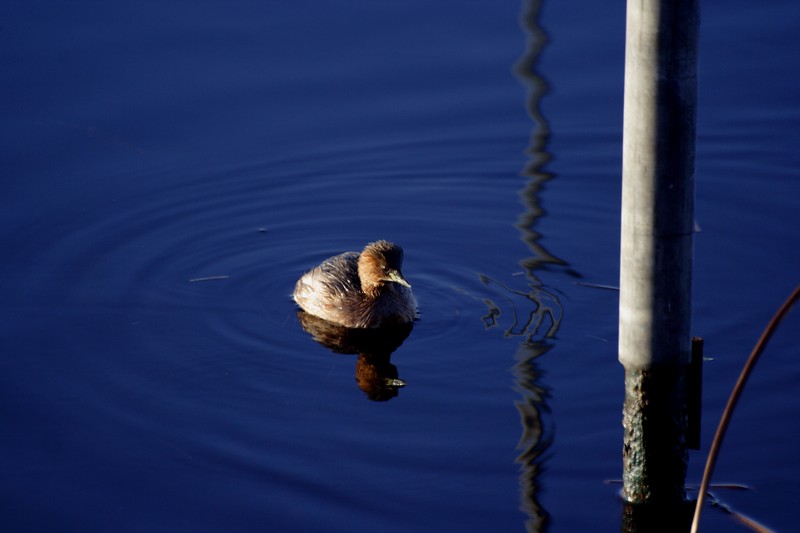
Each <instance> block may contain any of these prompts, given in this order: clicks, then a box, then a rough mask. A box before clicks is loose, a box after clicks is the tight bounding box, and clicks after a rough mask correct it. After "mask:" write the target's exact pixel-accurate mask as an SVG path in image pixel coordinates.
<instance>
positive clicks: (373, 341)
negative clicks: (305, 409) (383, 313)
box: [297, 310, 414, 402]
mask: <svg viewBox="0 0 800 533" xmlns="http://www.w3.org/2000/svg"><path fill="white" fill-rule="evenodd" d="M297 318H298V319H300V325H301V326H302V327H303V329H304V330H305V331H306V333H308V334H310V335H311V336H312V337H313V338H314V340H315V341H317V342H318V343H320V344H321V345H323V346H325V347H326V348H328V349H329V350H331V351H332V352H334V353H340V354H357V355H358V361H357V362H356V370H355V377H356V383H357V384H358V387H359V388H360V389H361V390H362V391H364V394H366V395H367V398H369V399H370V400H372V401H376V402H385V401H388V400H391V399H392V398H394V397H396V396H397V395H398V393H399V389H400V388H401V387H404V386H405V384H406V383H405V381H403V380H401V379H400V378H399V377H398V372H397V367H396V366H395V365H393V364H392V363H391V356H392V353H394V351H395V350H397V348H399V347H400V345H401V344H403V341H405V340H406V338H408V335H409V334H410V333H411V330H412V329H413V327H414V326H413V324H410V323H409V324H402V325H398V326H393V327H384V328H380V329H352V328H346V327H344V326H339V325H337V324H332V323H331V322H328V321H327V320H323V319H321V318H319V317H316V316H314V315H310V314H308V313H306V312H305V311H302V310H300V311H298V312H297Z"/></svg>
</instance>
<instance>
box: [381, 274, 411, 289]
mask: <svg viewBox="0 0 800 533" xmlns="http://www.w3.org/2000/svg"><path fill="white" fill-rule="evenodd" d="M387 279H388V281H394V282H395V283H399V284H400V285H403V286H405V287H408V288H409V289H410V288H411V284H410V283H409V282H407V281H406V278H404V277H403V275H402V274H401V273H400V271H399V270H391V271H389V276H388V278H387Z"/></svg>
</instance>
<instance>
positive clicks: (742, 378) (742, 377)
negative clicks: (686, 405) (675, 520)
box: [691, 286, 800, 533]
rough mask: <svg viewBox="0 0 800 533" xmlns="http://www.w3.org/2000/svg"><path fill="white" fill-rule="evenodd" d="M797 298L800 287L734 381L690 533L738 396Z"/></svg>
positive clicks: (699, 510) (768, 325)
mask: <svg viewBox="0 0 800 533" xmlns="http://www.w3.org/2000/svg"><path fill="white" fill-rule="evenodd" d="M798 298H800V286H798V287H796V288H795V289H794V292H792V294H791V295H790V296H789V298H787V299H786V301H785V302H783V305H781V307H780V308H779V309H778V311H776V312H775V315H774V316H773V317H772V319H771V320H770V321H769V324H767V327H766V328H765V329H764V332H763V333H762V334H761V338H759V339H758V342H757V343H756V345H755V347H754V348H753V352H752V353H751V354H750V357H748V358H747V362H746V363H745V365H744V368H743V369H742V372H741V374H739V379H738V380H737V381H736V385H735V386H734V387H733V391H732V392H731V396H730V398H728V404H727V405H726V406H725V410H724V411H723V412H722V418H720V421H719V426H717V432H716V434H714V440H713V442H712V443H711V450H710V451H709V452H708V460H707V461H706V468H705V470H704V471H703V481H702V482H701V483H700V492H699V493H698V495H697V505H696V506H695V510H694V518H693V520H692V529H691V533H697V528H698V526H699V524H700V513H701V511H702V508H703V500H704V499H705V495H706V491H707V490H708V484H709V483H710V482H711V474H712V473H713V472H714V466H715V465H716V463H717V456H718V455H719V449H720V446H722V440H723V439H724V438H725V431H726V430H727V429H728V423H729V422H730V420H731V416H732V415H733V410H734V409H735V408H736V403H737V402H738V401H739V396H741V394H742V391H743V390H744V386H745V384H746V383H747V378H749V377H750V374H751V373H752V372H753V368H754V367H755V366H756V363H757V362H758V359H759V357H760V356H761V353H762V352H763V351H764V348H765V347H766V345H767V342H769V339H770V337H772V334H773V333H774V332H775V330H776V329H777V327H778V324H780V322H781V320H783V318H784V317H785V316H786V314H787V313H788V312H789V310H790V309H791V308H792V306H793V305H794V304H795V302H796V301H797V299H798Z"/></svg>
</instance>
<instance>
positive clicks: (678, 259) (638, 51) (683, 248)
mask: <svg viewBox="0 0 800 533" xmlns="http://www.w3.org/2000/svg"><path fill="white" fill-rule="evenodd" d="M626 24H627V30H626V46H625V111H624V115H625V116H624V132H623V154H622V160H623V161H622V181H623V183H622V233H621V241H622V242H621V259H620V304H619V360H620V362H621V363H622V365H623V366H624V367H625V405H624V408H623V426H624V429H625V435H624V447H623V463H624V464H623V497H624V498H625V500H626V501H627V502H629V503H630V504H655V505H656V506H659V507H674V506H679V507H683V505H682V504H683V503H684V499H685V492H684V482H685V479H686V463H687V460H688V457H687V452H686V441H685V439H686V436H685V433H686V426H687V419H686V413H687V410H686V394H687V391H686V380H685V369H686V366H687V365H688V364H689V362H690V359H691V332H690V325H691V266H692V262H691V260H692V233H693V229H694V142H695V112H696V58H697V53H696V49H697V25H698V5H697V0H648V1H644V0H629V1H628V6H627V23H626Z"/></svg>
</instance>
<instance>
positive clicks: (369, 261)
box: [292, 241, 417, 328]
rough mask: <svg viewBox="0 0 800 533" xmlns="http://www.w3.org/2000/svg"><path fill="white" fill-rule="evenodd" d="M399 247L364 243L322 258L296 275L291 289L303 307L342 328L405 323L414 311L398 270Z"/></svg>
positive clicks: (379, 242) (413, 305)
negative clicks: (320, 261) (356, 248)
mask: <svg viewBox="0 0 800 533" xmlns="http://www.w3.org/2000/svg"><path fill="white" fill-rule="evenodd" d="M402 264H403V249H402V248H400V247H399V246H398V245H396V244H394V243H391V242H388V241H376V242H371V243H369V244H368V245H367V246H366V247H365V248H364V250H363V251H362V252H361V253H358V252H346V253H343V254H340V255H337V256H334V257H331V258H329V259H326V260H325V261H323V262H322V264H321V265H319V266H318V267H316V268H314V269H313V270H311V271H309V272H306V273H305V274H304V275H303V277H301V278H300V279H299V280H297V284H296V285H295V288H294V294H293V295H292V296H293V298H294V301H295V302H297V304H298V305H299V306H300V307H302V308H303V310H305V311H306V312H307V313H310V314H312V315H315V316H318V317H320V318H324V319H325V320H327V321H329V322H333V323H334V324H339V325H342V326H345V327H348V328H379V327H381V326H387V325H392V324H405V323H408V322H411V321H412V320H414V319H415V318H416V316H417V302H416V300H415V299H414V295H413V294H411V285H409V283H408V282H407V281H406V279H405V278H404V277H403V274H401V273H400V267H401V266H402Z"/></svg>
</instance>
